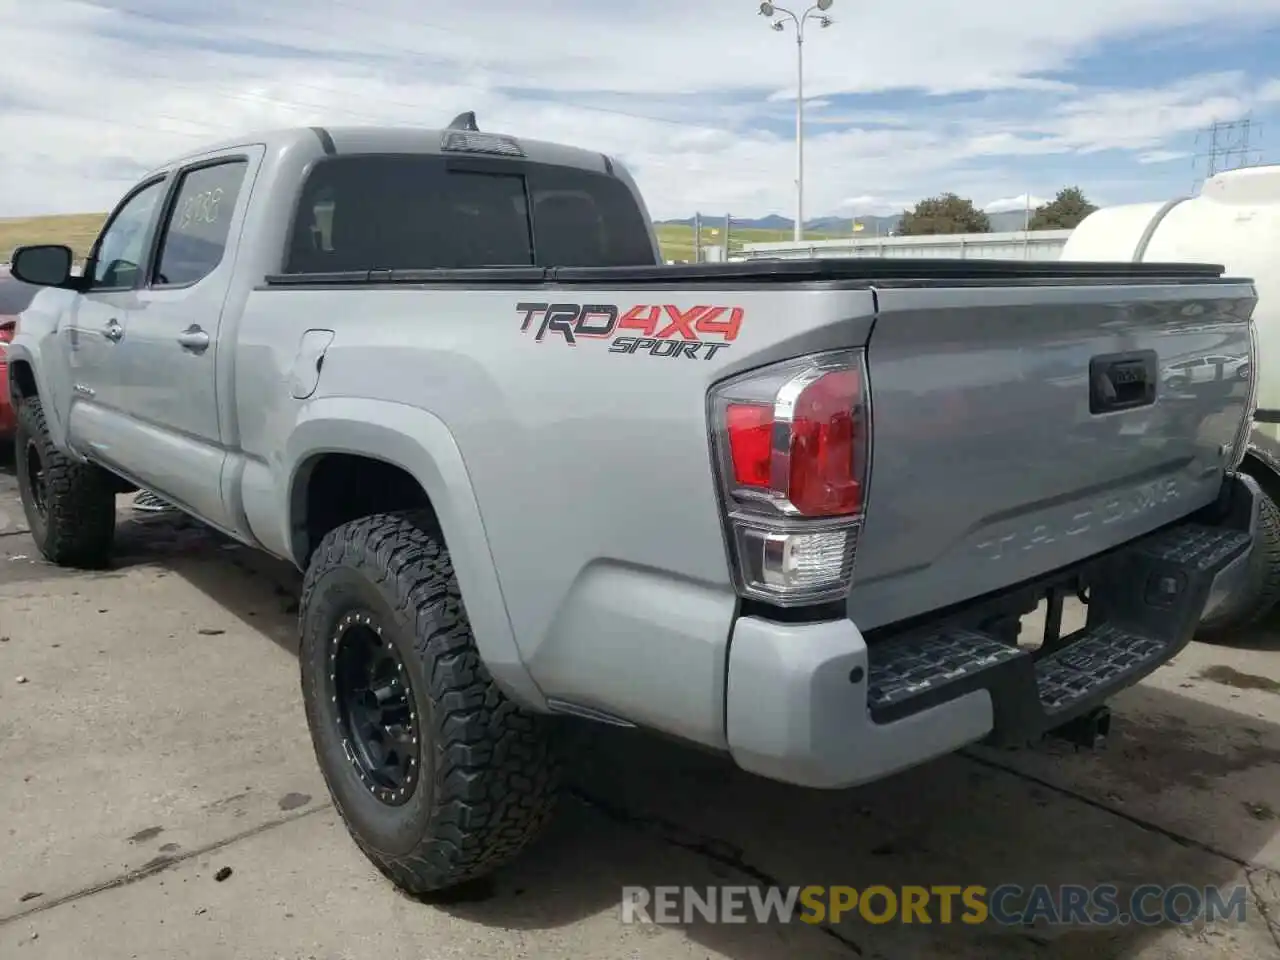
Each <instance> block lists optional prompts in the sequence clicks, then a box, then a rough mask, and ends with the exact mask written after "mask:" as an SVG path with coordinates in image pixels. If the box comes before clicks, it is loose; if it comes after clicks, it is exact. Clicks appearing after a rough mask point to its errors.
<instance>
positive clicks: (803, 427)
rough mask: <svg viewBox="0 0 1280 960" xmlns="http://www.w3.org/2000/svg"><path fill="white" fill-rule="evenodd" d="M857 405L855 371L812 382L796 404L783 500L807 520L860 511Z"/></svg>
mask: <svg viewBox="0 0 1280 960" xmlns="http://www.w3.org/2000/svg"><path fill="white" fill-rule="evenodd" d="M861 399H862V378H861V377H860V376H858V373H857V371H855V370H837V371H833V372H831V373H824V374H823V375H822V376H821V377H819V378H818V379H817V380H815V381H813V383H811V384H809V385H808V386H807V387H805V388H804V390H803V391H802V392H801V394H800V397H799V398H798V399H797V400H796V404H795V412H794V414H793V415H792V419H791V478H790V479H791V484H790V487H789V489H788V491H787V499H789V500H790V501H791V503H792V505H793V506H795V508H796V509H797V510H798V511H800V513H802V514H804V515H805V516H806V517H838V516H843V515H845V514H849V513H856V512H857V511H858V510H859V509H860V508H861V507H862V469H861V466H862V464H861V460H862V458H861V457H860V456H859V449H858V447H859V437H858V425H857V420H858V418H859V414H860V412H861V411H860V408H861Z"/></svg>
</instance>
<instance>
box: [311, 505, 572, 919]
mask: <svg viewBox="0 0 1280 960" xmlns="http://www.w3.org/2000/svg"><path fill="white" fill-rule="evenodd" d="M300 620H301V631H302V649H301V651H300V654H301V656H300V659H301V665H302V691H303V700H304V703H305V705H306V710H307V721H308V723H309V724H310V727H311V737H312V743H313V744H314V746H315V751H316V758H317V759H318V761H319V763H320V767H321V769H322V771H323V773H324V777H325V781H326V782H327V784H328V787H329V792H330V794H331V795H332V796H333V800H334V804H335V806H336V807H337V809H338V811H339V812H340V813H341V814H342V817H343V819H344V820H345V822H346V825H347V829H348V830H349V831H350V833H351V835H352V837H353V838H354V840H355V841H356V843H357V844H358V845H359V846H360V847H361V849H363V850H364V852H365V853H366V854H367V855H368V857H369V858H370V859H371V860H372V861H373V863H374V864H375V865H376V866H377V867H378V869H380V870H381V871H382V872H383V873H384V874H386V875H387V876H388V877H389V878H391V880H392V881H394V882H395V883H396V885H397V886H399V887H401V888H403V889H404V890H406V891H408V892H410V893H415V894H423V893H430V892H433V891H439V890H444V889H447V888H449V887H455V886H458V885H459V884H463V883H465V882H467V881H470V880H475V879H478V878H480V877H483V876H485V875H487V874H489V873H491V872H493V871H494V870H496V869H497V868H498V867H500V866H502V865H503V864H505V863H507V862H508V861H510V860H511V859H512V858H514V857H515V856H516V855H517V854H518V853H519V852H520V850H521V849H522V848H523V847H524V846H525V844H526V843H527V842H528V841H529V840H531V839H532V838H533V837H535V836H536V835H537V834H538V833H539V832H540V831H541V830H542V828H543V827H544V826H545V825H546V823H547V822H548V820H549V819H550V815H551V810H552V807H553V804H554V800H555V796H556V792H557V789H556V788H557V782H558V773H559V770H558V762H557V757H556V754H555V751H554V750H553V745H552V739H551V736H550V730H549V721H548V719H547V718H545V717H541V716H537V715H532V714H529V713H526V712H524V711H522V710H521V709H519V708H517V707H516V705H515V704H514V703H512V702H511V701H510V700H508V699H507V697H506V696H505V695H504V694H503V693H502V691H501V690H499V689H498V687H497V686H496V685H495V684H494V682H493V680H492V678H491V677H490V676H489V673H488V671H487V670H486V669H485V666H484V663H483V662H482V660H481V658H480V655H479V653H478V651H477V650H476V646H475V641H474V638H473V636H472V634H471V628H470V626H469V623H468V621H467V615H466V610H465V608H464V606H463V603H462V597H461V594H460V592H459V589H458V583H457V579H456V577H455V576H454V573H453V567H452V565H451V563H450V561H449V554H448V551H447V550H446V549H445V548H444V546H443V545H442V544H441V543H440V542H439V541H438V540H437V539H436V538H435V537H434V536H432V535H431V534H429V533H427V532H426V531H425V530H424V529H422V527H421V526H420V525H419V524H416V523H414V522H413V521H412V520H410V519H408V518H406V517H403V516H396V515H388V514H381V515H375V516H371V517H365V518H363V519H360V520H356V521H353V522H351V523H347V524H344V525H343V526H340V527H338V528H337V529H336V530H334V531H332V532H331V533H330V534H328V536H326V537H325V538H324V540H323V541H322V542H321V544H320V546H319V548H318V549H317V550H316V553H315V555H314V557H313V558H312V561H311V564H310V566H309V568H308V570H307V575H306V580H305V583H304V586H303V595H302V603H301V612H300Z"/></svg>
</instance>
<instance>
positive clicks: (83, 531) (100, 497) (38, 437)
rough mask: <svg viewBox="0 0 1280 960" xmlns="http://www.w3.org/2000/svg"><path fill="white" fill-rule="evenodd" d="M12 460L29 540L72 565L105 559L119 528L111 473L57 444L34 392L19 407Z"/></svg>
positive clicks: (58, 561)
mask: <svg viewBox="0 0 1280 960" xmlns="http://www.w3.org/2000/svg"><path fill="white" fill-rule="evenodd" d="M14 460H15V464H14V465H15V467H16V470H17V474H18V490H19V492H20V493H21V495H22V508H23V511H24V512H25V513H26V516H27V526H28V527H30V529H31V539H33V540H34V541H35V543H36V547H37V548H38V549H39V550H40V553H41V554H42V555H43V556H44V557H45V559H46V560H49V561H51V562H53V563H56V564H58V565H60V566H69V567H86V568H96V567H101V566H103V565H104V564H106V562H107V561H108V560H109V559H110V558H111V547H112V543H113V542H114V540H115V530H116V497H115V485H114V481H113V478H112V477H111V475H110V474H108V473H107V472H106V471H105V470H103V469H102V468H101V467H98V466H96V465H94V464H91V463H81V462H80V461H78V460H76V459H74V458H72V457H69V456H67V455H66V454H65V453H63V452H62V451H61V450H59V449H58V448H57V447H56V446H54V443H53V441H52V439H50V437H49V429H48V425H47V424H46V422H45V416H44V409H43V408H42V407H41V405H40V400H39V399H38V398H36V397H28V398H26V399H24V400H23V401H22V402H21V404H20V405H19V407H18V429H17V431H16V433H15V436H14Z"/></svg>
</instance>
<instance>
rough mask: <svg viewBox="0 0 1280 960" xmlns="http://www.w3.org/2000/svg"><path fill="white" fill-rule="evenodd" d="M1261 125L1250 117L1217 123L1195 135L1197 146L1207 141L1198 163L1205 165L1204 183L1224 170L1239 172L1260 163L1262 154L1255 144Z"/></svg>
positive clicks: (1196, 156) (1199, 155)
mask: <svg viewBox="0 0 1280 960" xmlns="http://www.w3.org/2000/svg"><path fill="white" fill-rule="evenodd" d="M1260 130H1261V124H1258V123H1254V121H1253V120H1252V119H1250V118H1248V117H1246V118H1245V119H1243V120H1229V121H1218V122H1215V123H1214V124H1213V126H1211V127H1209V129H1208V130H1205V131H1204V132H1202V133H1200V134H1197V135H1196V146H1197V147H1198V146H1199V145H1200V144H1201V142H1202V141H1203V140H1207V141H1208V149H1207V150H1197V152H1196V154H1195V160H1196V161H1199V160H1204V161H1205V175H1204V179H1208V178H1210V177H1212V176H1214V175H1215V174H1218V173H1222V172H1223V171H1224V170H1237V169H1239V168H1240V167H1251V166H1254V165H1255V164H1258V163H1261V162H1262V158H1261V153H1260V151H1259V150H1257V149H1256V147H1255V146H1253V144H1256V142H1257V139H1258V133H1259V131H1260Z"/></svg>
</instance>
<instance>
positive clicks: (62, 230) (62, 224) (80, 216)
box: [0, 213, 106, 263]
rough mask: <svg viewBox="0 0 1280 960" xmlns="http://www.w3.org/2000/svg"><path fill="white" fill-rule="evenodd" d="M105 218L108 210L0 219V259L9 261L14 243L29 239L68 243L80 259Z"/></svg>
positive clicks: (29, 241) (18, 245)
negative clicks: (105, 211) (103, 211)
mask: <svg viewBox="0 0 1280 960" xmlns="http://www.w3.org/2000/svg"><path fill="white" fill-rule="evenodd" d="M105 218H106V214H105V213H69V214H62V215H58V216H50V217H19V218H17V219H10V220H0V263H5V262H7V261H8V259H9V255H10V254H12V253H13V248H14V247H21V246H23V245H25V244H28V243H65V244H66V245H67V246H69V247H70V248H71V249H72V250H74V251H75V254H76V259H77V260H80V259H83V258H84V256H85V254H87V253H88V252H89V247H90V246H91V245H92V244H93V240H94V238H95V237H96V236H97V235H98V231H99V230H101V229H102V221H103V220H104V219H105Z"/></svg>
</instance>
